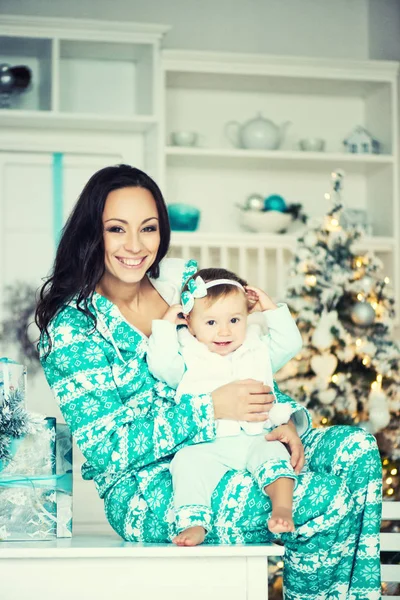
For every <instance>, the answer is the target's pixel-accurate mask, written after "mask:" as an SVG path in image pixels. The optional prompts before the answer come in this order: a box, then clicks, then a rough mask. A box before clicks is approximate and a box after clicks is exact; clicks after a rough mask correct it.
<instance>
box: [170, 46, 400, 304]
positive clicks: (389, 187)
mask: <svg viewBox="0 0 400 600" xmlns="http://www.w3.org/2000/svg"><path fill="white" fill-rule="evenodd" d="M162 64H163V70H164V82H165V85H164V92H165V98H164V111H165V115H164V120H165V140H164V142H165V147H164V163H163V164H164V172H163V174H162V179H161V182H162V184H163V188H164V189H165V190H166V197H167V200H168V202H169V203H172V202H182V203H187V204H192V205H194V206H197V207H198V208H199V209H200V210H201V220H200V226H199V230H198V231H197V232H195V233H193V234H191V235H190V234H183V233H178V232H176V233H174V235H173V248H172V253H173V254H174V255H184V256H190V255H191V253H193V252H194V253H195V255H196V257H197V256H199V257H201V258H202V260H201V264H202V265H204V264H209V263H208V259H209V258H210V257H211V258H212V260H213V261H215V260H217V261H218V264H225V265H226V266H228V267H229V266H230V267H231V268H239V270H241V274H242V275H244V276H246V277H249V273H250V274H251V275H254V274H256V279H252V281H257V284H258V285H262V284H263V283H264V281H268V289H271V287H272V289H273V290H275V294H277V295H278V296H279V297H281V295H282V291H283V289H284V285H285V282H284V275H282V267H283V270H284V271H285V265H286V259H289V258H290V252H291V250H293V237H292V236H279V235H270V236H268V235H261V234H251V233H247V234H246V233H245V232H243V231H242V229H241V226H240V223H239V218H240V211H239V209H238V208H237V206H236V205H238V204H239V205H242V204H243V203H244V201H245V199H246V197H247V196H248V195H249V194H250V193H260V194H262V195H264V196H268V195H270V194H273V193H277V194H280V195H282V196H283V197H284V198H285V199H286V201H287V202H288V203H294V202H300V203H301V204H302V205H303V207H304V210H305V212H306V213H307V214H308V215H310V216H312V217H313V216H319V215H323V214H324V213H325V212H327V211H328V209H329V208H330V207H329V204H328V203H327V201H326V200H324V194H325V192H326V191H328V190H329V186H330V173H331V172H332V171H333V170H336V169H338V168H339V169H342V170H343V171H344V172H345V175H346V176H345V179H344V194H343V200H344V203H345V206H346V207H347V208H356V209H363V210H366V211H367V212H368V215H369V218H370V220H371V225H372V239H368V240H366V241H365V242H364V245H365V248H368V249H373V250H375V251H376V252H377V253H378V254H379V257H380V258H381V259H383V261H384V268H385V275H388V276H389V277H391V278H392V283H393V285H394V286H395V295H396V298H397V301H399V298H400V244H399V239H400V211H399V162H398V117H397V111H398V84H397V76H398V64H397V63H395V62H383V61H337V60H326V59H321V60H318V59H307V58H295V57H268V56H261V55H240V54H236V55H235V54H227V53H211V52H196V51H185V52H183V51H182V52H181V51H175V50H164V51H163V52H162ZM259 112H260V113H261V114H262V115H263V116H264V118H269V119H271V120H272V121H273V122H274V123H276V124H279V123H282V122H285V121H290V122H291V125H290V126H289V128H288V129H287V134H286V136H285V137H284V139H283V142H282V144H281V145H280V147H279V149H278V150H269V151H261V150H260V151H257V150H248V149H243V148H237V147H234V146H233V145H232V143H231V142H230V141H229V140H228V138H227V137H226V135H225V133H224V128H225V124H226V123H227V122H229V121H231V120H236V121H238V122H239V123H245V122H246V121H248V120H250V119H252V118H254V117H255V115H256V114H257V113H259ZM357 125H362V126H364V127H365V128H366V129H368V130H369V131H370V132H371V133H372V134H373V135H374V137H376V138H377V139H378V140H379V141H380V142H381V153H380V154H350V153H346V151H345V147H344V145H343V140H344V139H345V138H346V137H347V135H348V134H349V133H350V132H351V131H352V130H353V129H354V128H355V127H356V126H357ZM176 131H195V132H197V133H198V134H199V142H198V144H197V145H196V146H193V147H182V146H174V145H171V133H172V132H176ZM305 137H321V138H323V139H325V141H326V148H325V151H324V152H303V151H301V150H300V149H299V143H298V142H299V140H300V139H301V138H305ZM208 235H210V236H213V237H207V236H208ZM210 248H213V249H214V250H213V252H212V253H211V254H210V252H209V250H210ZM217 249H218V250H217ZM266 253H268V261H267V262H268V263H269V268H268V270H265V268H266V259H263V256H264V255H265V256H266ZM245 257H247V258H246V259H245ZM247 263H249V265H248V267H246V264H247ZM243 268H244V269H245V270H244V271H243ZM398 306H399V304H398Z"/></svg>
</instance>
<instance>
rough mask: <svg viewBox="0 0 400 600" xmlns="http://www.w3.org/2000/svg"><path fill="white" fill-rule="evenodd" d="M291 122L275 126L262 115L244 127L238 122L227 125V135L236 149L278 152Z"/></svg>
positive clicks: (259, 114)
mask: <svg viewBox="0 0 400 600" xmlns="http://www.w3.org/2000/svg"><path fill="white" fill-rule="evenodd" d="M288 125H290V121H286V122H285V123H282V124H281V125H279V126H278V125H275V123H273V122H272V121H270V120H269V119H264V117H263V116H262V115H261V113H258V115H257V116H256V117H255V118H254V119H251V120H250V121H246V123H244V124H243V125H241V124H240V123H238V122H237V121H229V123H226V124H225V134H226V136H227V138H228V139H229V141H231V142H232V143H233V145H234V146H236V148H246V149H249V150H250V149H251V150H276V149H277V148H279V146H280V145H281V143H282V141H283V137H284V135H285V132H286V128H287V126H288Z"/></svg>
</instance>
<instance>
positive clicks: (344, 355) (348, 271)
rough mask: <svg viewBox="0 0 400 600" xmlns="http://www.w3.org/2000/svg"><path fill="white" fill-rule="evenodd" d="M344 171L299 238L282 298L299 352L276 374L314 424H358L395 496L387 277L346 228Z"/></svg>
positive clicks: (397, 380)
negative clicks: (370, 438) (374, 444)
mask: <svg viewBox="0 0 400 600" xmlns="http://www.w3.org/2000/svg"><path fill="white" fill-rule="evenodd" d="M342 183H343V173H341V172H339V171H338V172H335V173H332V191H331V192H330V193H327V194H325V201H326V203H327V207H328V212H327V214H326V215H325V217H324V218H323V219H322V220H319V221H315V222H312V223H310V224H309V226H308V228H307V230H306V231H304V232H303V233H302V234H301V237H300V238H299V239H298V246H297V249H296V251H295V252H294V256H293V259H292V263H291V265H290V271H289V281H288V289H287V298H286V301H287V303H288V305H289V307H290V309H291V311H292V313H293V314H294V316H295V317H296V321H297V325H298V327H299V329H300V331H301V333H302V336H303V342H304V345H303V349H302V351H301V353H300V354H299V355H298V356H296V358H295V359H294V360H293V361H291V362H290V363H289V364H288V365H287V366H286V367H285V368H284V369H282V370H281V371H280V372H279V374H278V379H279V382H280V385H281V388H282V389H283V390H284V391H286V392H287V393H289V394H290V395H291V396H292V397H294V398H296V399H297V400H299V401H300V402H301V403H303V404H304V405H305V406H306V407H307V408H308V409H309V410H310V411H311V413H312V415H313V419H314V424H315V425H316V426H327V425H334V424H349V425H358V426H361V427H363V428H365V429H366V430H367V431H369V432H371V433H373V434H374V435H375V436H376V438H377V440H378V445H379V448H380V451H381V454H382V461H383V468H384V493H385V495H386V496H388V497H391V498H394V497H397V496H398V495H399V493H400V492H399V463H400V418H399V417H400V348H399V345H398V344H397V343H396V342H395V341H394V340H393V331H392V330H393V326H394V316H395V315H394V299H393V295H392V290H391V286H390V280H389V278H388V277H385V276H384V275H383V274H382V269H383V265H382V263H381V261H380V259H379V258H378V257H377V256H376V255H375V254H374V253H373V252H361V251H359V250H358V248H359V247H360V238H361V237H362V235H363V232H362V231H361V229H360V228H357V227H346V226H345V225H344V219H343V205H342V199H341V193H342Z"/></svg>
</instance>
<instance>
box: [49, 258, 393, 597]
mask: <svg viewBox="0 0 400 600" xmlns="http://www.w3.org/2000/svg"><path fill="white" fill-rule="evenodd" d="M188 268H189V269H190V270H191V271H193V269H194V268H195V263H193V262H191V263H190V264H189V266H188ZM193 272H194V271H193ZM187 276H188V275H187V272H186V273H184V274H183V276H182V274H181V278H180V280H179V281H175V282H172V283H175V285H176V286H177V287H180V285H181V282H182V280H184V279H185V277H187ZM93 307H94V310H95V313H96V317H97V327H96V328H94V327H93V323H92V322H91V321H90V320H88V319H87V317H86V316H85V315H83V314H82V313H81V312H79V311H78V310H77V309H76V307H75V306H74V305H73V304H70V305H68V306H65V307H64V308H63V310H62V311H60V313H59V314H58V315H57V317H56V318H55V319H54V320H53V322H52V324H51V327H50V334H51V339H52V343H53V346H52V349H51V352H50V354H49V356H48V358H47V359H46V360H45V358H44V355H45V353H46V351H47V348H48V346H47V344H46V343H45V341H44V340H42V341H41V344H40V352H41V359H42V364H43V368H44V371H45V374H46V377H47V380H48V382H49V384H50V386H51V388H52V389H53V391H54V394H55V397H56V399H57V401H58V403H59V406H60V408H61V411H62V413H63V416H64V418H65V420H66V422H67V424H68V425H69V427H70V429H71V431H72V433H73V435H74V437H75V440H76V442H77V444H78V446H79V448H80V449H81V451H82V452H83V455H84V456H85V459H86V463H85V464H84V466H83V468H82V476H83V478H84V479H94V481H95V484H96V486H97V489H98V492H99V494H100V496H101V497H102V498H104V501H105V511H106V515H107V518H108V520H109V522H110V524H111V526H112V527H113V528H114V530H115V531H116V532H117V533H118V534H119V535H120V536H121V537H122V538H124V539H125V540H128V541H143V542H152V543H164V542H166V541H168V540H171V538H172V537H173V536H174V535H175V534H176V523H175V514H174V509H173V502H172V482H171V476H170V472H169V463H170V461H171V458H172V456H173V454H174V453H175V452H176V451H177V450H178V449H179V448H182V447H184V446H186V445H188V444H193V443H199V442H203V441H210V440H212V439H214V438H215V423H214V417H213V407H212V401H211V398H210V396H209V395H207V394H205V395H200V396H189V395H187V396H183V397H182V398H181V399H180V401H179V403H176V402H175V398H174V390H172V389H171V388H169V387H168V386H167V385H165V384H163V383H162V382H157V381H156V380H155V379H154V378H153V377H152V376H151V374H150V373H149V371H148V368H147V364H146V360H145V356H146V345H147V338H146V337H145V336H143V335H142V334H141V333H140V332H139V331H137V330H136V329H135V328H133V327H131V326H130V325H129V324H128V323H127V322H126V321H125V320H124V319H123V318H122V316H121V314H120V312H119V310H118V309H117V307H116V306H115V305H113V304H112V303H111V302H110V301H109V300H107V299H106V298H104V297H102V296H100V295H98V294H94V295H93ZM275 394H276V395H277V397H278V401H279V402H288V403H290V404H291V405H292V407H293V410H299V406H298V405H296V403H295V402H294V401H293V400H292V399H291V398H289V397H288V396H287V395H285V394H283V393H281V392H280V391H279V389H278V387H277V386H276V387H275ZM302 410H305V409H302ZM302 439H303V444H304V447H305V452H306V467H305V469H304V470H303V472H302V473H301V474H300V475H299V477H298V485H297V487H296V490H295V492H294V521H295V525H296V531H295V532H294V533H287V534H282V535H280V536H274V535H272V534H271V533H270V532H269V530H268V529H267V526H266V522H267V520H268V518H269V516H270V513H271V504H270V500H269V498H268V497H267V496H265V495H264V494H262V493H261V492H260V490H259V489H258V486H257V485H256V483H255V482H254V480H253V479H252V477H251V476H250V475H249V473H247V472H245V471H237V472H230V473H227V474H226V475H225V476H224V477H223V479H222V480H221V482H220V483H219V485H218V486H217V488H216V489H215V491H214V493H213V497H212V518H211V516H210V521H211V529H210V532H209V534H208V536H207V538H206V543H214V544H215V543H221V544H243V543H249V544H262V543H268V542H270V541H276V540H279V539H280V540H281V541H282V542H283V543H284V545H285V549H286V550H285V567H284V585H285V599H286V600H333V599H338V600H345V599H346V600H378V599H379V598H380V562H379V527H380V517H381V462H380V458H379V453H378V449H377V445H376V442H375V439H374V438H373V436H371V435H370V434H368V433H366V432H365V431H364V430H362V429H358V428H355V427H343V426H337V427H332V428H327V429H310V428H309V429H308V431H307V432H306V434H305V435H304V436H303V438H302ZM182 517H184V515H183V516H182Z"/></svg>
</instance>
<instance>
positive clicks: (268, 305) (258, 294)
mask: <svg viewBox="0 0 400 600" xmlns="http://www.w3.org/2000/svg"><path fill="white" fill-rule="evenodd" d="M246 295H247V300H248V303H249V312H250V313H253V312H257V311H258V312H264V310H274V309H275V308H278V307H277V305H276V304H275V302H272V300H271V298H270V297H269V296H268V294H266V293H265V292H263V290H260V289H259V288H256V287H251V286H250V285H246Z"/></svg>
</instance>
